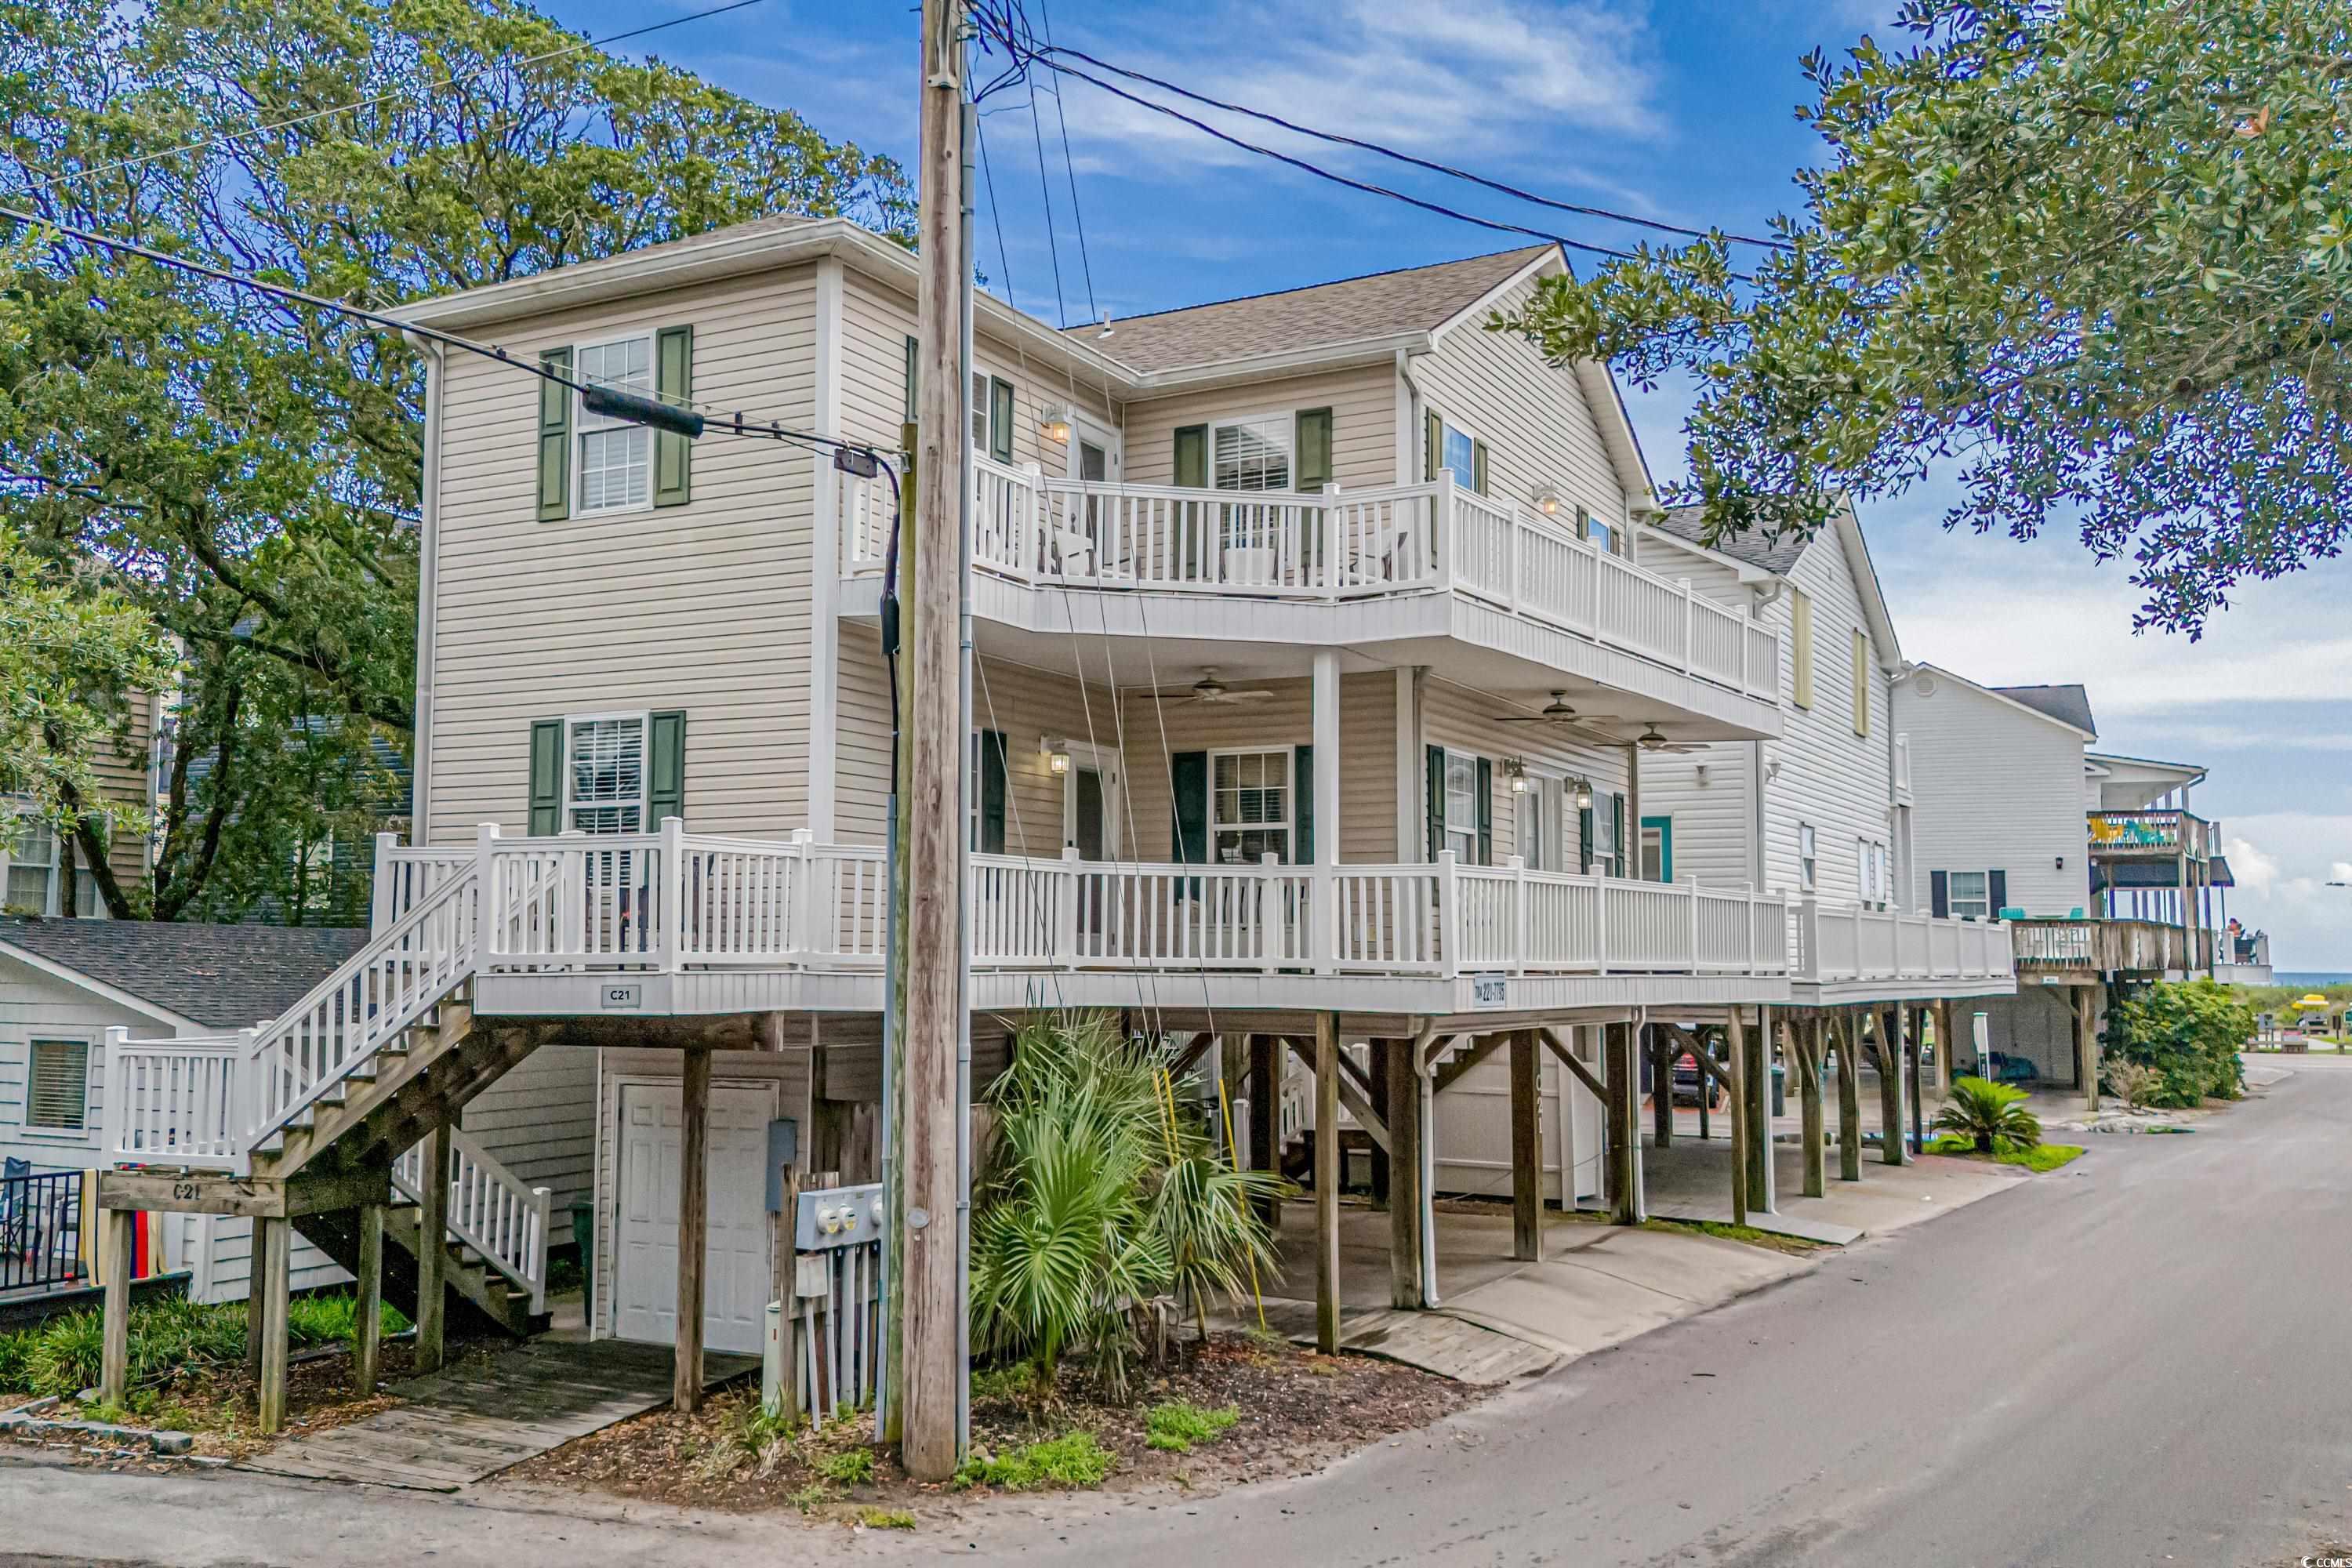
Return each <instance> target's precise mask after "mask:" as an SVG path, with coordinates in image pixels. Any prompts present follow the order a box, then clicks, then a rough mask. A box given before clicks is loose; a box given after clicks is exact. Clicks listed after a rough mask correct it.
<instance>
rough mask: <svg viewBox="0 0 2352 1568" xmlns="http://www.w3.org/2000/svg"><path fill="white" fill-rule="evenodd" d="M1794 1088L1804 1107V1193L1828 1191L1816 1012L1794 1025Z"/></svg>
mask: <svg viewBox="0 0 2352 1568" xmlns="http://www.w3.org/2000/svg"><path fill="white" fill-rule="evenodd" d="M1795 1034H1796V1047H1797V1077H1798V1089H1797V1092H1798V1093H1799V1094H1800V1095H1801V1097H1802V1099H1801V1101H1800V1104H1801V1107H1802V1109H1803V1111H1804V1119H1805V1120H1804V1125H1805V1131H1804V1151H1805V1196H1807V1197H1809V1198H1818V1197H1824V1196H1827V1195H1828V1193H1829V1177H1828V1163H1829V1162H1828V1157H1827V1151H1826V1150H1825V1149H1824V1148H1823V1146H1822V1145H1823V1143H1824V1142H1825V1140H1824V1139H1823V1137H1822V1020H1821V1016H1820V1015H1819V1014H1815V1015H1814V1016H1812V1017H1810V1018H1807V1019H1804V1020H1803V1021H1802V1022H1801V1023H1799V1024H1798V1025H1797V1026H1796V1030H1795Z"/></svg>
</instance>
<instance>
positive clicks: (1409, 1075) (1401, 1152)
mask: <svg viewBox="0 0 2352 1568" xmlns="http://www.w3.org/2000/svg"><path fill="white" fill-rule="evenodd" d="M1416 1044H1417V1042H1415V1041H1412V1040H1391V1041H1388V1042H1387V1045H1388V1050H1387V1051H1386V1052H1385V1053H1383V1058H1384V1059H1383V1060H1382V1062H1381V1068H1382V1070H1381V1076H1380V1078H1379V1079H1377V1080H1376V1081H1378V1082H1379V1083H1380V1084H1381V1085H1382V1086H1383V1088H1384V1089H1385V1091H1386V1094H1387V1100H1388V1123H1389V1156H1388V1159H1387V1161H1386V1162H1385V1165H1384V1164H1383V1162H1381V1161H1380V1160H1378V1159H1375V1160H1374V1161H1373V1162H1372V1168H1373V1169H1374V1170H1376V1171H1377V1170H1381V1169H1383V1168H1385V1169H1386V1171H1387V1173H1388V1188H1389V1305H1390V1306H1391V1307H1398V1308H1405V1309H1410V1308H1413V1307H1418V1306H1420V1305H1421V1304H1422V1296H1421V1237H1422V1226H1423V1224H1424V1223H1426V1207H1427V1205H1428V1202H1429V1194H1428V1193H1426V1192H1425V1191H1423V1188H1422V1184H1421V1144H1422V1136H1423V1128H1422V1124H1421V1111H1422V1105H1421V1085H1422V1078H1421V1074H1420V1073H1419V1072H1417V1071H1416V1070H1415V1068H1416V1066H1417V1063H1416V1062H1415V1060H1414V1058H1416V1057H1417V1056H1418V1055H1419V1052H1418V1051H1417V1050H1416V1049H1415V1046H1416Z"/></svg>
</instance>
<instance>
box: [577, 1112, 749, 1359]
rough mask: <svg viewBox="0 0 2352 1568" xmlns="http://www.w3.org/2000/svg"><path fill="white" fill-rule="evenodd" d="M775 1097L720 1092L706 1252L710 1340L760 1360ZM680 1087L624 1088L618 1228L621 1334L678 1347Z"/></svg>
mask: <svg viewBox="0 0 2352 1568" xmlns="http://www.w3.org/2000/svg"><path fill="white" fill-rule="evenodd" d="M774 1104H775V1100H774V1091H773V1090H772V1089H732V1088H723V1087H719V1086H713V1087H712V1089H711V1090H710V1140H709V1193H710V1223H709V1235H708V1236H707V1237H706V1238H705V1239H706V1241H707V1243H708V1245H707V1247H706V1248H705V1251H704V1259H705V1263H704V1273H703V1288H702V1289H703V1295H702V1342H703V1344H704V1345H705V1346H707V1347H708V1348H709V1349H711V1350H715V1351H740V1352H744V1353H745V1354H749V1355H757V1354H759V1353H760V1350H761V1336H762V1335H763V1334H764V1333H765V1332H766V1313H767V1307H768V1300H769V1290H770V1288H771V1286H772V1282H773V1278H774V1277H773V1275H772V1273H771V1272H770V1268H769V1257H768V1182H767V1159H768V1121H769V1119H770V1118H771V1117H772V1115H773V1114H774ZM680 1143H681V1137H680V1128H679V1100H678V1088H677V1085H676V1084H654V1083H631V1084H623V1085H622V1086H621V1146H620V1149H619V1151H618V1152H619V1155H620V1167H619V1172H618V1174H619V1176H620V1192H621V1199H620V1212H619V1214H618V1215H615V1216H614V1240H613V1245H614V1269H613V1272H614V1281H613V1333H614V1337H615V1338H618V1339H624V1340H641V1341H645V1342H648V1343H652V1344H662V1345H667V1344H674V1343H676V1342H677V1175H678V1150H679V1147H680Z"/></svg>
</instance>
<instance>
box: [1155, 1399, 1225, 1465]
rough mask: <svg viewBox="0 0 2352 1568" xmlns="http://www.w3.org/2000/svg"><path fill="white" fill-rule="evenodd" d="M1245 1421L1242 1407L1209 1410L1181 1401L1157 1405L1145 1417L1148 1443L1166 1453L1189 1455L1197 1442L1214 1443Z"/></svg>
mask: <svg viewBox="0 0 2352 1568" xmlns="http://www.w3.org/2000/svg"><path fill="white" fill-rule="evenodd" d="M1241 1418H1242V1413H1241V1407H1240V1406H1239V1405H1226V1406H1225V1407H1224V1408H1223V1409H1222V1410H1205V1409H1202V1407H1201V1406H1200V1405H1189V1404H1187V1403H1185V1402H1184V1401H1183V1400H1181V1399H1171V1400H1170V1401H1169V1402H1168V1403H1167V1404H1165V1405H1153V1406H1152V1407H1151V1409H1150V1412H1149V1413H1148V1414H1147V1415H1145V1416H1144V1418H1143V1430H1144V1438H1143V1441H1144V1444H1145V1446H1146V1447H1153V1448H1158V1449H1160V1450H1161V1451H1162V1452H1164V1453H1170V1454H1189V1453H1191V1452H1192V1445H1193V1444H1195V1443H1213V1442H1215V1441H1216V1440H1217V1439H1218V1438H1220V1437H1222V1436H1224V1435H1225V1434H1226V1433H1227V1432H1229V1431H1231V1430H1232V1429H1233V1426H1234V1423H1235V1422H1236V1421H1239V1420H1240V1419H1241Z"/></svg>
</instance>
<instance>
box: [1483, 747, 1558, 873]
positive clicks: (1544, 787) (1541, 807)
mask: <svg viewBox="0 0 2352 1568" xmlns="http://www.w3.org/2000/svg"><path fill="white" fill-rule="evenodd" d="M1474 776H1475V774H1474ZM1526 777H1527V781H1528V787H1527V789H1526V790H1525V792H1520V791H1517V790H1514V791H1512V792H1511V797H1512V799H1513V800H1515V801H1516V802H1517V806H1516V807H1515V808H1514V814H1513V819H1512V824H1511V848H1512V850H1513V852H1514V853H1516V854H1517V856H1518V858H1519V860H1520V862H1521V864H1523V865H1525V866H1526V867H1527V868H1528V870H1530V871H1565V870H1567V869H1568V868H1569V865H1568V847H1569V845H1570V843H1571V842H1572V841H1573V840H1574V839H1575V837H1576V833H1575V827H1574V825H1573V824H1572V823H1570V820H1569V817H1568V804H1567V803H1568V786H1567V783H1566V781H1564V780H1562V779H1560V778H1559V777H1557V776H1556V775H1553V774H1550V773H1537V772H1535V771H1534V770H1532V769H1530V770H1529V771H1528V773H1527V774H1526ZM1472 787H1473V788H1475V787H1476V786H1475V784H1474V785H1473V786H1472ZM1530 827H1533V829H1534V839H1533V843H1532V845H1531V844H1530V842H1529V837H1528V829H1529V828H1530ZM1473 831H1474V832H1475V825H1474V828H1473ZM1530 848H1532V850H1533V851H1534V852H1533V853H1532V854H1531V853H1529V850H1530Z"/></svg>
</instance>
